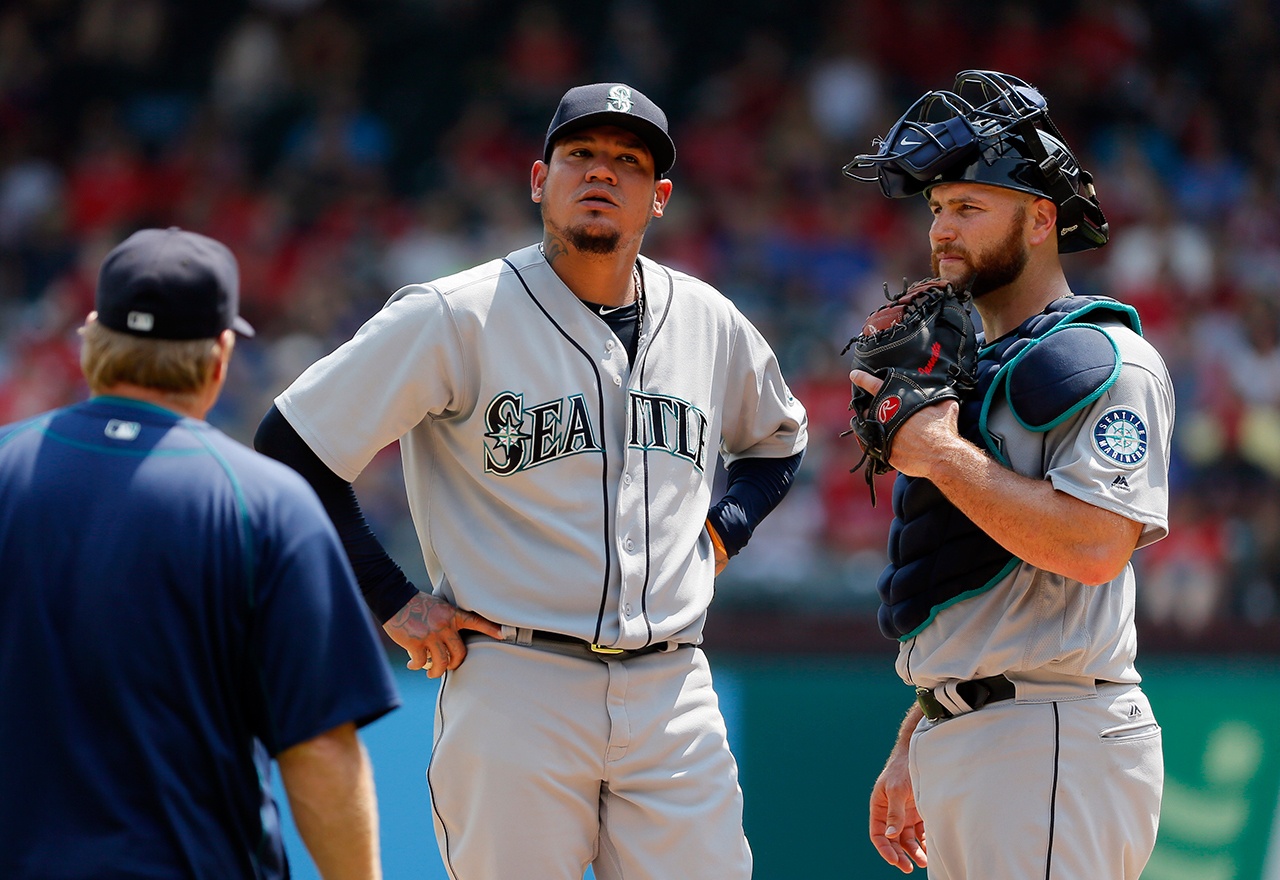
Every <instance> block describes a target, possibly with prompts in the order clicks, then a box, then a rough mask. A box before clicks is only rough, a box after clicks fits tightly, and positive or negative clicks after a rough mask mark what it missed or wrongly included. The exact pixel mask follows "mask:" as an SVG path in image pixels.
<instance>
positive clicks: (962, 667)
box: [897, 321, 1174, 687]
mask: <svg viewBox="0 0 1280 880" xmlns="http://www.w3.org/2000/svg"><path fill="white" fill-rule="evenodd" d="M1102 326H1103V329H1105V330H1106V332H1107V335H1108V336H1109V337H1110V338H1111V340H1112V341H1113V342H1114V343H1115V346H1116V348H1117V350H1118V355H1119V359H1120V361H1121V364H1122V366H1121V369H1120V372H1119V376H1118V377H1117V379H1116V382H1115V384H1114V385H1112V386H1111V387H1110V388H1109V389H1108V390H1107V391H1106V392H1105V393H1104V394H1102V396H1101V397H1100V398H1099V399H1098V400H1096V401H1095V402H1094V403H1093V404H1092V405H1090V406H1088V407H1086V408H1084V409H1083V410H1081V411H1080V412H1078V413H1076V414H1075V415H1073V416H1071V417H1070V418H1068V419H1067V420H1066V421H1064V422H1063V423H1062V424H1060V425H1057V426H1056V427H1053V428H1051V429H1050V430H1048V431H1044V432H1035V431H1030V430H1027V429H1026V428H1025V427H1024V426H1023V425H1022V424H1021V423H1020V422H1019V421H1018V419H1017V417H1016V415H1015V414H1014V413H1013V411H1012V410H1011V409H1010V407H1009V405H1008V401H1007V399H1006V400H997V402H996V403H995V404H994V405H993V406H992V410H991V412H990V413H989V416H988V430H989V433H990V436H991V439H992V442H993V443H994V445H995V447H996V449H997V451H998V454H999V455H1000V456H1001V457H1002V458H1003V459H1004V460H1005V461H1006V462H1007V464H1008V466H1009V467H1011V468H1012V469H1013V470H1014V471H1016V472H1017V473H1019V474H1022V475H1024V476H1028V477H1033V478H1035V479H1048V480H1050V481H1051V482H1052V483H1053V486H1054V488H1055V489H1057V490H1059V491H1061V492H1065V493H1067V494H1068V495H1071V496H1073V497H1075V498H1079V499H1080V500H1082V501H1085V502H1087V503H1089V504H1092V505H1094V506H1096V507H1101V508H1103V509H1105V510H1109V511H1111V512H1113V513H1116V514H1119V515H1120V516H1123V517H1126V518H1127V519H1131V520H1134V521H1136V522H1139V523H1142V526H1143V528H1142V533H1141V537H1140V538H1139V539H1138V546H1139V547H1143V546H1145V545H1147V544H1151V543H1154V542H1155V541H1158V540H1160V539H1161V538H1163V537H1164V536H1165V535H1166V534H1167V533H1168V504H1169V486H1168V479H1167V474H1168V465H1169V461H1168V457H1169V448H1170V441H1171V436H1172V431H1173V416H1174V398H1173V385H1172V383H1171V381H1170V379H1169V375H1168V372H1167V370H1166V369H1165V366H1164V362H1163V360H1161V358H1160V356H1159V354H1158V353H1157V352H1156V351H1155V349H1154V348H1152V347H1151V345H1150V344H1149V343H1148V342H1146V341H1145V340H1144V339H1143V338H1142V337H1141V336H1140V335H1139V334H1137V333H1135V332H1134V331H1133V330H1131V329H1129V328H1128V327H1125V326H1122V325H1121V324H1120V323H1118V322H1114V321H1107V322H1105V323H1103V325H1102ZM1062 527H1063V530H1064V531H1070V528H1071V524H1070V523H1063V526H1062ZM1133 615H1134V576H1133V567H1132V564H1130V565H1128V566H1126V567H1125V569H1124V572H1123V573H1122V574H1121V575H1120V577H1119V578H1117V579H1116V580H1114V581H1111V582H1109V583H1105V584H1099V585H1086V584H1081V583H1080V582H1078V581H1073V580H1070V579H1068V578H1065V577H1063V576H1061V575H1057V574H1053V573H1051V572H1047V571H1042V570H1040V569H1037V568H1035V567H1033V566H1031V565H1029V564H1027V563H1025V562H1021V563H1018V564H1017V566H1016V568H1015V569H1014V570H1013V571H1012V572H1011V573H1010V574H1009V575H1008V576H1007V577H1006V578H1005V579H1004V580H1002V581H1000V582H999V583H997V584H996V585H995V586H994V587H993V588H991V589H990V590H987V591H985V592H982V593H979V594H977V595H974V596H970V597H968V598H964V599H962V600H961V601H959V602H956V603H955V604H952V605H950V606H948V607H946V608H943V609H942V610H941V611H939V612H938V614H937V617H936V618H935V619H934V620H933V622H932V623H930V624H929V625H928V626H926V627H925V628H924V629H923V630H921V631H920V632H919V633H918V634H917V635H915V636H914V637H912V638H910V639H907V640H906V641H904V642H902V644H901V646H900V651H899V655H898V662H897V670H898V674H899V675H900V676H901V677H902V679H903V680H904V681H906V682H907V683H909V684H914V685H922V686H925V687H934V686H935V685H937V684H939V683H940V682H942V681H945V680H948V679H955V680H967V679H973V678H982V677H984V676H989V675H997V674H1000V673H1009V674H1010V676H1011V677H1016V676H1017V673H1018V672H1019V671H1022V670H1039V669H1045V670H1048V671H1052V672H1054V673H1060V674H1063V675H1074V676H1083V677H1087V678H1098V679H1103V680H1106V681H1115V682H1134V683H1136V682H1138V681H1139V680H1140V676H1139V675H1138V673H1137V671H1136V670H1135V668H1134V657H1135V654H1136V650H1137V642H1136V635H1135V631H1134V621H1133Z"/></svg>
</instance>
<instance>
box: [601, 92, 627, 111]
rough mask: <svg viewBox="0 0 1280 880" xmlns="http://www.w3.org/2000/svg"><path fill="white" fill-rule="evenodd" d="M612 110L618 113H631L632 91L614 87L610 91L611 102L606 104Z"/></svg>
mask: <svg viewBox="0 0 1280 880" xmlns="http://www.w3.org/2000/svg"><path fill="white" fill-rule="evenodd" d="M605 103H606V104H607V105H608V107H609V109H610V110H616V111H617V112H618V113H630V112H631V89H629V88H627V87H626V86H614V87H613V88H611V89H609V100H608V101H606V102H605Z"/></svg>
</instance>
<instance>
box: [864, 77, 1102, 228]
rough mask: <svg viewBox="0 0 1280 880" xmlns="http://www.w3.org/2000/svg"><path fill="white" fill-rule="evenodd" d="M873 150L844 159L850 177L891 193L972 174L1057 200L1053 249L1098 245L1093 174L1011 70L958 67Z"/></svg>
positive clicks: (915, 191)
mask: <svg viewBox="0 0 1280 880" xmlns="http://www.w3.org/2000/svg"><path fill="white" fill-rule="evenodd" d="M872 146H874V147H875V148H876V152H874V153H863V154H860V155H858V156H855V157H854V159H853V161H852V162H850V163H849V164H847V165H845V166H844V173H845V174H846V175H847V176H849V177H852V178H853V179H854V180H862V181H868V182H871V181H876V182H879V184H880V190H881V192H883V193H884V194H885V195H886V196H887V197H889V198H891V199H900V198H906V197H907V196H914V195H917V194H920V193H924V194H925V195H928V192H929V190H930V189H931V188H932V187H933V186H935V185H936V184H939V183H951V182H956V181H972V182H974V183H985V184H989V185H991V186H1000V187H1004V188H1006V189H1014V190H1018V191H1020V192H1025V193H1030V194H1031V195H1034V196H1039V197H1040V198H1045V199H1049V200H1050V201H1052V202H1053V203H1054V204H1055V205H1057V206H1058V251H1059V252H1060V253H1072V252H1075V251H1083V250H1088V249H1090V248H1096V247H1102V245H1104V244H1106V243H1107V238H1108V236H1109V228H1108V225H1107V218H1106V216H1105V215H1104V214H1103V213H1102V207H1101V206H1100V205H1099V204H1098V198H1097V195H1096V193H1095V192H1094V188H1093V175H1091V174H1089V172H1087V171H1085V170H1084V169H1083V168H1081V167H1080V163H1079V162H1078V161H1077V160H1076V157H1075V156H1074V155H1073V154H1072V153H1071V150H1070V149H1069V148H1068V147H1067V145H1066V141H1065V139H1064V138H1063V137H1062V134H1061V133H1060V132H1059V131H1058V129H1057V127H1056V126H1055V125H1054V124H1053V121H1052V120H1051V119H1050V118H1049V110H1048V104H1047V103H1046V102H1045V99H1044V97H1043V96H1042V95H1041V94H1040V93H1039V92H1038V91H1036V90H1035V89H1034V88H1032V87H1031V86H1029V85H1027V84H1026V83H1025V82H1023V81H1022V80H1020V79H1018V78H1017V77H1015V76H1010V75H1008V74H1004V73H997V72H995V71H989V70H965V71H961V72H960V73H959V74H957V76H956V81H955V85H954V86H953V90H952V91H942V90H938V91H931V92H927V93H926V94H924V95H922V96H921V97H920V98H919V99H917V100H916V102H915V103H914V104H912V105H911V107H910V108H909V109H908V110H907V112H906V113H904V114H903V115H902V117H901V118H900V119H899V120H898V121H897V122H896V123H894V125H893V127H892V128H890V129H889V133H888V134H886V135H885V136H884V137H882V138H876V139H875V140H874V141H872Z"/></svg>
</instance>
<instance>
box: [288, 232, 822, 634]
mask: <svg viewBox="0 0 1280 880" xmlns="http://www.w3.org/2000/svg"><path fill="white" fill-rule="evenodd" d="M640 266H641V270H642V273H643V290H644V303H643V324H642V327H641V334H640V340H639V345H638V350H637V353H636V364H635V366H634V368H633V367H632V366H631V365H630V364H629V363H628V358H627V353H626V351H625V350H624V348H623V346H622V344H621V343H620V342H619V341H618V339H617V337H616V336H614V334H613V332H612V331H611V330H610V329H609V327H608V326H607V325H606V324H605V322H604V321H603V320H602V319H601V318H600V317H599V316H598V315H596V314H594V313H593V312H592V311H590V310H589V309H588V308H587V307H586V306H585V305H584V304H583V303H582V302H581V301H580V300H579V299H578V298H577V297H576V296H575V295H574V294H573V292H572V291H570V290H569V289H568V288H567V287H566V286H565V285H564V283H563V282H562V281H561V280H560V278H559V277H558V276H557V275H556V274H555V272H554V271H552V269H551V266H550V265H549V264H548V263H547V262H546V260H545V258H544V257H543V255H542V253H541V250H540V248H539V247H538V246H536V245H535V246H531V247H528V248H524V249H522V250H519V251H516V252H514V253H512V254H510V255H508V256H507V258H506V259H503V260H494V261H492V262H489V263H485V264H483V265H481V266H477V267H475V268H473V269H470V270H468V271H465V272H463V273H460V274H458V275H454V276H451V277H448V278H444V279H440V280H438V281H435V282H432V283H430V284H421V285H410V286H408V287H405V288H403V289H401V290H400V291H398V292H397V293H396V294H395V295H394V296H393V297H392V298H391V300H390V301H389V302H388V303H387V305H386V307H385V308H383V309H382V310H381V311H380V312H379V313H378V314H377V315H375V316H374V317H373V318H371V319H370V320H369V321H368V323H366V324H365V325H364V327H362V328H361V329H360V330H359V332H358V333H357V334H356V335H355V337H354V338H353V339H351V340H350V341H349V342H347V343H346V344H344V345H343V346H341V347H340V348H339V349H338V350H337V351H335V352H334V353H333V354H331V355H329V356H328V357H326V358H323V359H321V360H320V361H318V362H317V363H315V364H314V365H313V366H312V367H310V368H309V369H308V370H307V371H306V372H305V373H303V375H302V376H300V377H299V378H298V380H297V381H296V382H294V383H293V385H291V386H290V387H289V388H288V389H287V390H286V391H285V392H284V393H283V394H281V395H280V397H279V398H277V400H276V405H277V407H278V408H279V409H280V411H281V413H283V415H284V416H285V418H287V419H288V420H289V422H290V424H291V425H292V426H293V427H294V429H295V430H297V432H298V433H299V435H300V436H301V437H302V438H303V439H304V440H305V441H306V442H307V443H308V445H310V446H311V448H312V449H313V450H314V451H315V452H316V454H317V455H318V456H319V457H320V458H321V459H322V460H323V461H324V462H325V464H327V465H328V466H329V467H330V468H332V469H333V470H334V471H335V472H336V473H337V474H339V475H340V476H342V477H343V478H344V479H347V480H354V479H355V477H356V476H357V475H358V474H359V473H360V472H361V471H362V470H363V469H364V467H365V466H366V465H367V464H368V463H369V461H370V460H371V459H372V458H373V456H374V455H375V454H376V453H377V452H378V451H379V450H380V449H382V448H383V447H384V446H386V445H388V444H389V443H391V442H393V441H395V440H400V452H401V457H402V460H403V464H404V473H405V483H406V487H407V493H408V499H409V507H410V511H411V513H412V515H413V520H414V524H415V526H416V528H417V532H418V538H419V540H420V542H421V545H422V549H423V557H424V559H425V562H426V566H427V571H428V573H429V574H430V576H431V580H432V582H433V585H434V590H435V592H436V594H437V595H440V596H443V597H444V598H446V599H448V600H449V601H451V602H453V603H455V604H457V605H458V606H460V607H462V608H466V609H469V610H472V611H475V612H478V613H479V614H482V615H483V616H485V617H487V618H489V619H490V620H493V621H495V622H497V623H500V624H506V625H510V626H519V627H531V628H534V629H544V630H553V631H557V632H562V633H567V634H569V635H573V636H577V637H579V638H583V639H587V640H590V641H594V642H599V643H601V644H605V645H612V646H616V647H622V648H638V647H642V646H644V645H646V644H649V643H651V642H655V641H661V640H665V639H676V640H679V641H689V642H696V641H698V640H699V639H700V634H701V628H702V622H703V620H704V617H705V612H706V608H707V606H708V604H709V603H710V601H711V596H712V589H713V579H714V555H713V552H712V548H711V545H710V540H709V538H708V536H707V534H706V530H705V528H704V523H705V520H706V515H707V510H708V507H709V505H710V501H711V488H712V477H713V469H714V466H715V464H716V453H717V452H721V453H723V454H724V456H725V459H726V461H728V462H731V461H733V460H734V459H735V458H739V457H748V456H752V457H754V456H759V457H785V456H789V455H793V454H795V453H796V452H799V451H801V450H802V449H803V448H804V446H805V442H806V438H807V434H806V430H807V428H806V424H807V423H806V415H805V410H804V407H803V406H802V405H801V404H800V402H799V401H797V400H796V399H795V398H794V397H793V396H792V395H791V392H790V390H789V389H788V388H787V386H786V383H785V382H784V380H783V377H782V373H781V370H780V369H779V366H778V362H777V358H776V357H775V355H774V353H773V351H772V350H771V349H770V347H769V345H768V344H767V343H766V342H765V340H764V339H763V337H762V336H761V335H760V334H759V332H758V331H757V330H756V329H755V328H754V327H753V326H752V325H751V324H750V323H749V322H748V321H747V320H746V319H745V318H744V317H743V316H742V314H741V313H740V312H739V311H738V310H737V309H736V308H735V307H734V306H733V304H732V303H730V302H729V300H727V299H726V298H725V297H723V296H722V295H720V294H719V293H717V292H716V291H715V290H714V289H712V288H711V287H709V286H708V285H706V284H704V283H703V282H701V281H698V280H697V279H695V278H692V277H689V276H687V275H683V274H681V273H679V272H675V271H673V270H671V269H668V268H666V267H664V266H661V265H658V264H657V263H654V262H652V261H650V260H648V259H646V258H641V260H640Z"/></svg>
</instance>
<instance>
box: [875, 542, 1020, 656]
mask: <svg viewBox="0 0 1280 880" xmlns="http://www.w3.org/2000/svg"><path fill="white" fill-rule="evenodd" d="M1021 564H1022V560H1021V559H1019V558H1018V557H1016V556H1010V557H1009V561H1008V562H1006V563H1005V565H1004V568H1002V569H1000V570H999V571H998V572H996V573H995V574H994V575H993V576H992V578H991V580H989V581H987V582H986V583H985V584H983V585H982V586H980V587H974V588H973V589H972V590H966V591H965V592H963V593H960V594H958V595H955V596H952V597H951V598H950V599H948V600H947V601H945V602H942V603H940V604H938V605H934V606H933V608H932V609H930V611H929V616H928V617H926V618H925V619H924V622H923V623H921V624H920V625H919V626H917V627H916V628H915V629H913V630H912V631H911V632H909V633H906V634H905V635H901V636H898V641H900V642H905V641H909V640H910V639H914V638H915V637H916V636H918V635H920V633H922V632H924V630H925V628H926V627H928V626H929V624H931V623H933V620H934V618H935V617H937V616H938V614H940V613H941V612H942V611H943V610H944V609H946V608H950V607H951V606H952V605H955V604H956V603H957V602H963V601H964V600H965V599H971V598H973V597H974V596H977V595H979V594H980V593H985V592H986V591H987V590H989V589H991V588H992V587H994V586H995V585H996V584H998V583H1000V582H1001V581H1002V580H1004V579H1005V578H1007V577H1008V576H1009V575H1010V574H1012V573H1013V570H1014V569H1015V568H1017V567H1018V566H1019V565H1021Z"/></svg>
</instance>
